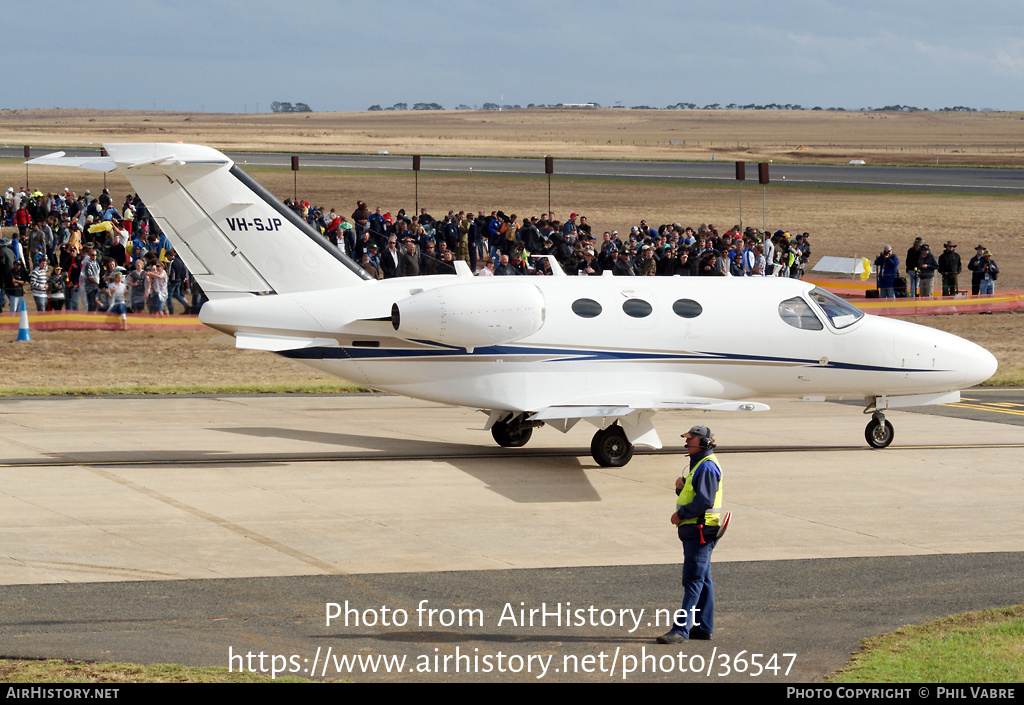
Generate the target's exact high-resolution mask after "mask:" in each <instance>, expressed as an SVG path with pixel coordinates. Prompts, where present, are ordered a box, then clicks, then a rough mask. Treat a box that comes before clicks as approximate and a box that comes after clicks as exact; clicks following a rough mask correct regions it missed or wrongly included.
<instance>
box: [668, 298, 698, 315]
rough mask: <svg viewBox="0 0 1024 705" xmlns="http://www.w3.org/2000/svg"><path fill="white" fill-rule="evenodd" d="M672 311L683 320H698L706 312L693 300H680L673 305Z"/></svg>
mask: <svg viewBox="0 0 1024 705" xmlns="http://www.w3.org/2000/svg"><path fill="white" fill-rule="evenodd" d="M672 310H673V311H675V314H676V315H677V316H681V317H682V318H696V317H697V316H699V315H700V314H701V313H703V312H704V309H703V307H702V306H701V305H700V304H699V303H697V302H696V301H694V300H693V299H679V300H678V301H676V302H675V303H674V304H672Z"/></svg>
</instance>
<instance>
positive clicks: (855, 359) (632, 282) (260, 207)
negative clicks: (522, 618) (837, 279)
mask: <svg viewBox="0 0 1024 705" xmlns="http://www.w3.org/2000/svg"><path fill="white" fill-rule="evenodd" d="M106 150H107V152H108V154H109V155H110V156H109V157H85V158H69V157H64V156H63V153H60V152H58V153H56V154H52V155H48V156H45V157H40V158H38V159H34V160H32V161H31V162H30V163H35V164H61V165H75V166H80V167H83V168H90V169H97V170H101V171H110V170H113V169H115V168H120V169H121V170H122V171H123V172H124V174H125V176H126V177H127V178H128V180H129V181H130V182H131V184H132V186H133V187H134V188H135V190H136V191H137V192H138V193H139V194H140V195H141V197H142V199H143V200H144V201H145V203H146V205H147V207H148V208H149V209H150V211H151V213H152V215H153V216H154V217H155V219H156V221H157V222H158V223H159V225H160V227H161V228H162V229H163V231H164V232H165V233H166V234H167V236H168V237H169V238H170V239H171V241H172V242H173V244H174V246H175V249H176V250H177V252H178V254H179V256H180V257H181V258H182V259H183V260H184V262H185V264H186V265H188V268H189V270H190V271H191V272H192V273H193V274H194V275H195V278H196V280H197V281H198V282H199V283H200V285H201V286H202V287H203V290H204V291H205V292H206V294H207V295H208V296H209V298H210V300H209V302H207V303H206V304H205V305H204V306H203V309H202V311H201V313H200V320H201V321H202V322H203V323H205V324H206V325H208V326H210V327H211V328H215V329H217V330H220V331H223V332H225V333H228V334H230V335H232V336H234V338H235V342H236V346H237V347H239V348H249V349H258V350H268V351H272V352H276V353H278V354H280V355H284V356H286V357H290V358H293V359H296V360H300V361H302V362H304V363H306V364H308V365H310V366H312V367H315V368H318V369H321V370H323V371H325V372H329V373H331V374H334V375H337V376H339V377H343V378H345V379H347V380H351V381H353V382H357V383H359V384H363V385H366V386H368V387H373V388H376V389H382V390H386V391H389V392H394V393H396V394H404V395H407V396H410V397H416V398H419V399H428V400H432V401H437V402H442V403H447V404H457V405H462V406H467V407H474V408H478V409H481V410H484V411H485V412H486V413H487V414H488V418H487V422H486V425H485V429H489V430H490V431H491V434H492V435H493V437H494V440H495V441H497V442H498V444H500V445H502V446H506V447H519V446H523V445H525V444H526V443H527V442H528V441H529V440H530V436H531V435H532V433H533V430H534V429H535V428H537V427H539V426H543V425H544V424H547V425H549V426H554V427H555V428H557V429H558V430H560V431H562V432H563V433H564V432H567V431H568V430H569V429H570V428H572V427H573V425H575V424H576V423H577V422H578V421H579V420H580V419H585V420H586V421H588V422H590V423H592V424H594V425H595V426H596V427H597V432H596V433H595V434H594V438H593V442H592V443H591V453H592V454H593V457H594V459H595V460H596V461H597V462H598V463H599V464H600V465H602V466H610V467H615V466H622V465H625V464H626V463H627V462H629V460H630V458H631V457H632V455H633V447H634V445H636V444H640V445H645V446H650V447H653V448H660V447H661V445H662V444H661V440H660V439H659V438H658V434H657V431H656V430H655V428H654V424H653V422H652V420H653V417H654V415H655V413H656V412H658V411H659V410H662V409H701V410H714V411H762V410H766V409H767V408H768V407H767V406H766V405H765V404H763V403H761V402H759V401H748V399H761V398H797V399H806V400H814V401H824V400H825V399H826V398H830V399H851V398H855V399H858V400H863V401H864V403H865V405H866V408H865V411H864V412H865V413H871V414H872V417H871V421H870V422H869V423H868V425H867V428H866V429H865V433H864V435H865V438H866V439H867V442H868V443H869V444H870V445H871V446H874V447H875V448H884V447H886V446H888V445H889V444H890V443H891V442H892V439H893V427H892V424H891V423H890V422H889V421H887V420H886V419H885V415H884V412H885V411H886V410H888V409H892V408H899V407H910V406H922V405H927V404H944V403H952V402H956V401H958V400H959V398H960V393H959V391H958V390H960V389H963V388H965V387H969V386H971V385H974V384H978V383H980V382H983V381H984V380H986V379H988V378H989V377H991V376H992V374H993V373H994V372H995V370H996V360H995V358H994V357H993V356H992V355H991V354H990V353H989V352H988V351H987V350H985V349H984V348H981V347H979V346H978V345H975V344H974V343H971V342H968V341H966V340H963V339H961V338H958V337H956V336H953V335H949V334H947V333H943V332H940V331H936V330H933V329H931V328H925V327H923V326H917V325H913V324H910V323H905V322H902V321H895V320H890V319H885V318H877V317H874V316H868V315H865V314H864V313H862V312H861V311H859V310H858V309H856V308H854V307H853V306H851V305H849V304H848V303H846V302H845V301H843V300H842V299H839V298H837V297H835V296H833V295H832V294H830V293H828V292H826V291H824V290H822V289H819V288H815V287H813V286H812V285H810V284H807V283H804V282H801V281H797V280H791V279H779V278H773V277H767V278H766V277H753V278H745V279H739V278H736V279H734V278H730V277H706V278H705V277H699V278H698V277H685V278H683V277H644V278H633V277H629V278H623V277H611V276H604V277H566V276H548V277H497V278H495V277H487V278H477V277H474V276H473V275H472V273H471V272H470V271H469V268H468V267H467V266H466V265H465V264H464V263H462V262H457V263H456V265H457V266H456V271H457V273H456V274H454V275H444V276H422V277H406V278H397V279H389V280H385V281H374V280H372V279H370V278H369V276H368V275H367V274H366V273H365V272H364V271H363V270H362V269H361V268H360V267H359V266H358V265H357V264H356V263H355V262H353V261H352V260H351V259H349V258H348V257H346V256H345V255H344V254H343V253H342V252H341V251H339V250H338V248H336V247H334V246H333V245H331V244H330V243H329V242H328V241H327V240H326V239H325V238H324V237H322V236H321V235H320V234H319V233H317V232H314V230H313V229H312V228H310V227H309V226H308V225H307V224H305V223H304V222H302V221H301V220H300V219H299V218H297V217H296V216H295V215H294V214H293V213H292V212H291V211H290V210H289V209H288V208H287V207H285V206H284V204H283V203H282V202H281V201H280V200H279V199H277V198H275V197H274V196H273V195H272V194H270V193H269V192H268V191H266V189H264V188H263V187H262V186H260V185H259V184H257V183H256V182H255V181H254V180H253V179H252V178H251V177H249V176H248V175H247V174H246V173H245V172H244V171H242V170H241V169H240V168H239V167H238V166H236V165H235V164H234V163H233V162H232V161H231V160H230V159H228V158H227V157H226V156H224V155H223V154H221V153H220V152H218V151H216V150H214V149H211V148H209V147H202V146H196V145H184V144H111V145H106ZM552 264H554V263H552ZM552 269H553V270H554V271H555V273H556V275H557V274H559V273H560V270H559V268H558V267H557V266H553V267H552Z"/></svg>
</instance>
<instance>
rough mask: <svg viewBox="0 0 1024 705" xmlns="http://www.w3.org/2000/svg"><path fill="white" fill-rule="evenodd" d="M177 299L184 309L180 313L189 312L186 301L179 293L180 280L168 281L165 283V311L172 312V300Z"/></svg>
mask: <svg viewBox="0 0 1024 705" xmlns="http://www.w3.org/2000/svg"><path fill="white" fill-rule="evenodd" d="M175 301H177V302H178V303H180V304H181V306H182V308H184V309H185V310H184V311H182V313H188V312H189V308H190V306H189V304H188V301H186V300H185V297H184V296H182V295H181V282H168V283H167V313H169V314H171V315H173V314H174V302H175Z"/></svg>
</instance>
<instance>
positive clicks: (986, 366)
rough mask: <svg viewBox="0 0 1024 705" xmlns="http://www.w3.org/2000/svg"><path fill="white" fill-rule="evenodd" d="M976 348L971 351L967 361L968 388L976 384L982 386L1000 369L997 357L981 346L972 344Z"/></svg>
mask: <svg viewBox="0 0 1024 705" xmlns="http://www.w3.org/2000/svg"><path fill="white" fill-rule="evenodd" d="M970 345H972V346H973V347H974V349H973V350H971V351H970V356H969V358H968V361H967V380H966V383H967V385H968V386H973V385H975V384H981V383H982V382H984V381H985V380H987V379H989V378H990V377H991V376H992V375H994V374H995V373H996V369H997V368H998V367H999V363H998V362H997V361H996V356H995V355H993V354H992V353H990V352H989V351H988V350H986V349H985V348H983V347H981V346H980V345H975V344H974V343H970Z"/></svg>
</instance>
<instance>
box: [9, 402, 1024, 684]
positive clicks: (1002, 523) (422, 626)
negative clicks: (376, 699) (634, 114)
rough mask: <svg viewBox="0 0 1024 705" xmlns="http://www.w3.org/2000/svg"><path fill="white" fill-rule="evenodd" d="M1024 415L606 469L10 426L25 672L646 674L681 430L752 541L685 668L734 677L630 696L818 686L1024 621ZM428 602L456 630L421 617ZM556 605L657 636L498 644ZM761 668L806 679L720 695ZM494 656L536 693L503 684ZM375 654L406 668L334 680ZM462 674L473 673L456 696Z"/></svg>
mask: <svg viewBox="0 0 1024 705" xmlns="http://www.w3.org/2000/svg"><path fill="white" fill-rule="evenodd" d="M978 391H979V390H970V391H969V392H965V393H964V397H965V398H967V399H973V398H974V396H972V395H974V393H975V392H978ZM982 393H985V392H984V391H982ZM1018 401H1020V398H1019V396H1018V397H1017V401H1007V400H999V401H997V402H996V406H993V408H994V409H996V411H991V412H986V413H990V415H989V416H988V417H985V418H973V419H971V418H964V415H963V414H960V413H958V414H957V415H955V416H950V417H947V416H940V415H930V414H921V413H912V412H890V413H889V414H887V417H888V418H889V419H890V420H891V421H892V422H893V424H894V425H895V429H896V440H895V442H894V444H893V446H892V447H890V448H889V449H887V450H885V451H875V450H871V449H869V448H868V447H867V446H866V445H865V444H864V441H863V426H864V423H865V422H866V420H867V418H866V417H864V416H862V415H861V414H860V413H858V411H857V410H856V409H853V408H851V407H848V406H845V405H838V404H803V403H796V402H792V403H789V402H786V403H775V404H773V410H772V411H770V412H767V413H764V414H749V415H739V414H715V413H712V414H696V413H676V412H673V413H663V414H659V415H658V417H657V419H656V425H657V427H658V429H659V432H660V433H661V435H662V438H663V440H665V441H666V445H667V448H666V450H665V451H663V452H658V453H642V454H638V455H637V456H635V457H634V459H633V460H632V462H631V463H630V464H629V465H628V466H626V467H625V468H621V469H605V468H599V467H598V466H596V464H595V463H594V462H593V461H592V459H591V458H590V457H589V453H588V451H587V448H588V447H589V440H590V435H591V433H592V427H589V426H588V425H586V424H583V423H581V424H579V425H578V426H577V427H576V428H574V429H572V430H571V431H570V432H569V433H568V434H566V435H562V434H560V433H558V432H557V431H556V430H554V429H547V428H545V429H541V430H538V431H537V432H535V434H534V437H533V440H532V441H531V444H530V446H529V447H527V448H525V449H521V450H518V451H517V450H505V449H500V448H497V447H496V446H494V444H493V442H492V441H491V439H490V435H489V434H488V433H486V432H484V431H481V430H479V429H480V428H481V427H482V422H483V420H484V416H483V415H481V414H479V413H477V412H473V411H471V410H465V409H458V408H452V407H447V406H443V405H439V404H431V403H426V402H418V401H411V400H409V399H405V398H401V397H392V396H372V395H367V396H336V397H331V396H244V397H182V398H166V397H163V398H135V397H129V398H81V399H36V400H31V399H23V400H3V401H0V438H2V441H0V476H2V478H3V481H2V485H0V487H2V491H0V508H2V511H0V566H2V571H0V583H2V585H0V655H3V656H25V657H43V656H48V657H65V658H83V659H111V660H126V661H144V662H159V661H167V662H176V663H189V664H202V665H221V666H226V665H228V663H229V658H228V656H229V649H230V653H231V654H234V655H237V654H239V653H243V652H244V653H254V654H255V653H258V652H260V651H262V652H264V653H265V654H267V655H271V654H273V655H286V656H289V657H294V659H295V660H290V661H288V662H287V664H288V666H289V668H290V667H292V666H295V667H297V668H299V669H300V672H302V673H303V674H304V671H302V669H305V670H313V665H312V664H314V663H315V664H321V663H324V662H328V658H327V657H328V650H330V657H331V659H333V660H331V661H330V663H331V664H332V665H331V667H330V668H329V669H328V670H324V671H321V670H320V668H319V667H318V668H317V669H316V673H315V675H316V676H318V677H352V678H355V679H357V680H364V679H366V680H391V679H402V678H412V679H416V680H443V679H445V678H447V679H451V678H453V677H454V678H457V679H464V680H505V679H512V680H534V679H535V677H536V676H537V675H538V672H537V671H536V670H534V671H527V670H526V669H525V664H526V663H527V658H528V657H529V656H531V655H533V656H535V657H537V658H538V659H539V658H542V657H544V656H550V657H551V658H552V659H553V661H551V663H550V664H549V666H550V667H551V668H553V667H554V666H555V665H557V666H558V667H560V670H559V671H558V672H555V671H553V670H550V668H549V670H548V671H547V672H546V673H545V674H544V675H543V676H542V678H543V679H545V680H609V679H615V680H622V667H623V665H625V664H626V663H628V662H629V658H628V657H630V656H632V657H636V658H638V659H639V658H641V657H642V656H644V655H647V654H653V655H654V657H655V658H656V659H657V658H661V657H664V656H665V655H666V654H668V653H674V654H676V655H678V652H679V651H680V649H678V648H675V649H674V651H671V652H669V651H665V650H664V649H665V647H660V648H661V649H662V650H661V651H652V649H653V648H654V645H653V643H652V638H653V636H654V635H656V634H658V633H660V632H661V631H664V625H660V626H659V624H658V623H657V619H656V616H655V610H658V609H670V608H672V607H673V605H675V604H677V603H678V599H679V596H680V589H679V575H678V571H679V561H680V550H679V545H678V540H677V539H676V538H675V535H674V530H673V528H672V527H671V525H670V524H669V522H668V517H669V515H670V514H671V512H672V508H673V505H674V501H675V499H674V493H673V491H672V489H671V488H672V482H673V479H674V477H675V476H676V475H677V474H678V472H679V469H680V466H681V464H682V462H683V459H682V452H681V444H680V439H678V434H679V432H680V431H681V430H683V429H685V428H686V427H688V426H689V425H691V424H692V423H694V422H695V421H698V420H699V421H701V422H704V423H707V424H708V425H709V426H711V427H712V428H713V429H714V431H715V433H716V436H717V437H718V440H719V443H720V457H721V459H722V461H723V465H724V467H725V472H726V475H725V477H726V480H725V482H726V484H725V488H726V493H727V495H726V496H727V503H728V505H729V508H730V509H731V511H733V512H734V517H735V519H734V523H733V525H732V527H731V528H730V531H729V535H728V536H727V537H726V538H725V539H724V540H723V541H722V542H721V544H720V545H719V546H718V548H717V549H716V551H715V568H714V572H715V577H716V589H717V594H718V609H719V614H718V617H717V625H716V634H715V640H714V641H713V642H708V643H700V644H697V643H692V644H689V645H687V647H685V648H683V649H682V650H683V651H685V652H686V653H687V654H688V655H690V656H696V655H699V656H701V658H702V659H703V660H704V661H708V660H711V661H714V662H715V664H716V665H714V666H713V667H712V668H710V669H708V673H710V675H708V673H704V675H696V674H694V673H692V672H690V671H693V670H697V669H696V668H690V670H689V671H687V672H686V673H680V672H679V671H678V670H671V669H670V670H669V671H664V670H659V668H660V666H665V665H667V662H666V663H664V664H660V666H659V667H655V668H654V671H656V672H646V673H634V674H631V675H630V677H629V678H627V680H672V681H678V680H680V679H684V680H685V679H690V678H692V679H704V680H708V679H712V680H713V679H717V678H720V677H724V678H727V679H736V680H755V681H756V680H758V679H765V678H789V679H792V680H800V681H805V680H815V679H820V678H822V677H824V676H825V675H827V674H828V673H829V672H831V671H832V670H834V669H835V668H838V667H841V666H842V665H843V663H844V662H845V661H846V659H847V657H848V655H849V653H850V652H851V651H853V650H855V649H856V648H857V646H858V644H859V641H860V640H861V639H863V638H865V637H868V636H871V635H874V634H878V633H882V632H886V631H890V630H892V629H895V628H897V627H899V626H901V625H903V624H906V623H916V622H920V621H924V620H927V619H929V618H932V617H938V616H942V615H945V614H949V613H954V612H960V611H965V610H973V609H982V608H987V607H997V606H1002V605H1009V604H1016V603H1021V602H1024V580H1022V579H1021V577H1020V576H1021V575H1024V553H1022V549H1024V492H1022V489H1024V472H1022V471H1021V465H1020V463H1019V460H1018V459H1019V456H1020V454H1021V451H1022V449H1024V429H1021V427H1020V426H1019V425H1015V424H1014V423H1005V422H1004V421H1005V420H1006V419H1009V418H1013V419H1017V418H1024V416H1018V415H1015V414H1006V413H1002V412H1000V411H999V409H1002V410H1006V409H1010V408H1011V407H1009V406H1007V405H1010V404H1014V403H1017V402H1018ZM966 403H967V404H971V403H975V402H971V401H968V402H966ZM999 404H1001V405H1003V406H998V405H999ZM1011 410H1012V409H1011ZM955 411H956V410H954V412H955ZM975 412H977V413H981V412H978V410H976V409H975V410H972V413H975ZM424 600H426V603H425V609H432V608H433V609H436V610H438V612H437V613H436V616H437V619H436V620H435V621H430V622H425V621H424V620H422V619H419V618H417V611H418V610H419V608H420V607H421V605H423V604H424V603H423V601H424ZM346 601H347V602H348V606H349V607H351V608H354V609H357V610H359V611H360V613H361V617H362V618H364V622H365V618H367V617H374V616H376V617H378V618H379V617H381V616H382V615H383V613H384V608H385V607H386V608H388V609H390V610H392V611H395V610H401V611H405V613H406V614H407V615H408V617H409V618H408V620H407V622H406V623H405V624H404V625H398V624H390V625H388V626H382V625H381V624H380V623H378V624H374V625H366V624H365V623H360V624H359V625H358V626H356V625H355V624H354V622H351V621H350V623H349V625H348V626H346V625H344V624H343V623H340V622H339V621H337V620H335V621H334V623H333V624H332V625H330V626H328V625H326V624H325V610H326V605H327V603H338V604H344V603H345V602H346ZM542 604H543V605H547V609H548V611H549V612H550V610H551V609H552V606H554V605H558V606H559V608H558V609H559V611H561V610H562V609H565V610H568V609H570V608H569V607H564V606H565V605H567V604H569V605H571V606H572V608H573V609H585V608H590V607H593V608H594V610H596V612H593V611H592V612H591V613H596V614H611V613H612V612H614V613H615V614H618V615H619V616H620V617H621V618H622V619H625V617H623V615H624V614H625V612H626V611H630V612H629V614H641V613H640V612H639V610H643V613H642V618H640V619H639V621H638V622H636V623H632V624H624V623H622V621H621V620H620V621H618V622H616V623H614V624H602V623H596V624H595V623H593V622H592V621H590V622H587V623H585V624H577V623H570V624H566V623H565V622H564V621H563V622H562V623H560V624H555V623H553V620H554V617H551V618H548V619H547V621H546V623H545V624H539V623H536V622H534V623H531V624H523V623H521V620H512V621H510V620H509V619H504V620H502V619H501V617H502V615H503V614H504V613H505V610H506V609H508V608H509V606H511V607H512V608H515V609H519V608H524V609H527V610H529V609H531V608H541V605H542ZM367 610H369V612H367ZM445 610H449V611H451V614H456V613H459V612H460V611H462V612H464V613H465V614H472V615H479V617H480V620H479V623H472V621H470V623H462V624H459V623H445V621H444V620H443V619H442V617H443V615H444V614H445V612H444V611H445ZM609 610H610V611H611V612H608V611H609ZM420 614H421V615H422V614H425V613H420ZM627 621H628V620H627ZM636 624H639V626H635V625H636ZM631 626H632V627H633V628H632V629H630V627H631ZM741 651H746V652H747V654H748V655H749V654H751V653H760V654H764V655H765V656H764V658H765V659H767V658H768V657H769V656H770V655H771V654H777V659H776V664H779V663H780V662H781V663H782V665H783V666H785V665H787V664H789V666H790V667H789V668H788V669H784V670H788V672H789V673H788V676H787V675H786V674H785V673H783V672H781V671H776V672H775V673H772V672H770V671H768V672H764V673H762V674H761V675H759V676H757V677H751V676H750V675H748V674H747V673H744V674H738V673H736V672H735V671H732V672H731V673H729V674H728V675H723V673H724V670H725V667H726V666H727V665H729V664H731V665H729V668H730V669H731V668H732V667H733V666H735V662H732V661H729V659H732V658H733V657H735V656H736V654H739V653H740V652H741ZM498 652H502V653H504V654H505V655H506V657H511V656H518V657H521V658H522V659H523V660H522V664H523V665H524V668H522V669H520V671H519V672H518V673H513V672H506V673H497V672H495V671H494V669H493V668H492V670H491V671H490V672H484V669H483V668H482V662H481V661H480V660H479V659H480V658H481V657H482V656H485V655H490V656H492V657H493V656H494V655H495V654H497V653H498ZM783 654H796V656H795V657H794V658H793V659H792V663H791V664H790V658H789V657H784V656H783ZM351 655H363V656H388V657H400V656H405V657H406V658H408V659H409V661H407V662H406V664H405V665H404V666H403V668H402V673H401V674H396V673H394V672H388V669H387V668H384V666H383V665H382V663H377V662H375V665H374V667H373V668H370V667H369V666H370V664H361V665H360V664H355V665H354V664H352V663H349V662H347V661H346V662H341V661H338V658H339V657H341V656H344V657H345V658H348V657H349V656H351ZM460 655H461V656H466V657H467V658H468V657H474V656H475V657H477V658H478V660H477V662H476V663H475V666H474V664H473V662H471V661H468V662H467V661H463V662H461V663H463V664H464V666H465V668H468V669H469V670H470V672H468V673H467V672H465V671H462V672H460V673H457V674H453V673H452V672H451V671H449V672H448V673H447V674H439V673H437V672H436V669H435V668H434V666H435V665H438V666H442V665H443V657H445V656H448V657H449V658H450V659H457V657H458V656H460ZM588 656H589V657H592V658H593V659H594V660H593V661H585V660H584V659H585V658H586V657H588ZM435 657H436V658H437V659H441V660H440V661H436V660H435V661H433V662H432V661H430V659H435ZM599 657H600V658H604V659H605V660H606V663H604V664H599V662H598V659H599ZM712 657H713V658H712ZM424 658H425V659H427V663H426V665H425V666H423V668H425V669H427V670H420V671H415V670H414V671H413V672H410V671H409V670H408V669H410V668H412V669H415V667H416V664H417V663H420V660H421V659H424ZM574 659H575V660H574ZM613 659H614V660H615V662H616V663H617V664H618V666H617V667H618V672H617V677H616V674H615V673H609V672H608V670H609V669H608V668H604V667H602V666H610V665H611V663H612V660H613ZM723 659H725V660H723ZM783 659H785V660H784V661H782V660H783ZM458 663H460V662H459V661H457V660H456V661H449V666H450V667H452V668H457V667H458V665H457V664H458ZM491 663H492V666H493V663H494V662H493V661H492V662H491ZM513 663H520V662H517V661H513ZM539 663H540V662H539V661H537V662H535V663H534V664H533V665H534V666H537V665H538V664H539ZM584 663H588V664H592V665H594V668H593V669H590V670H588V668H586V667H584V666H583V665H581V664H584ZM638 663H639V661H638ZM697 663H698V660H695V661H694V663H693V664H690V665H692V666H696V665H697ZM236 665H237V664H236ZM474 668H475V670H474Z"/></svg>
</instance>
